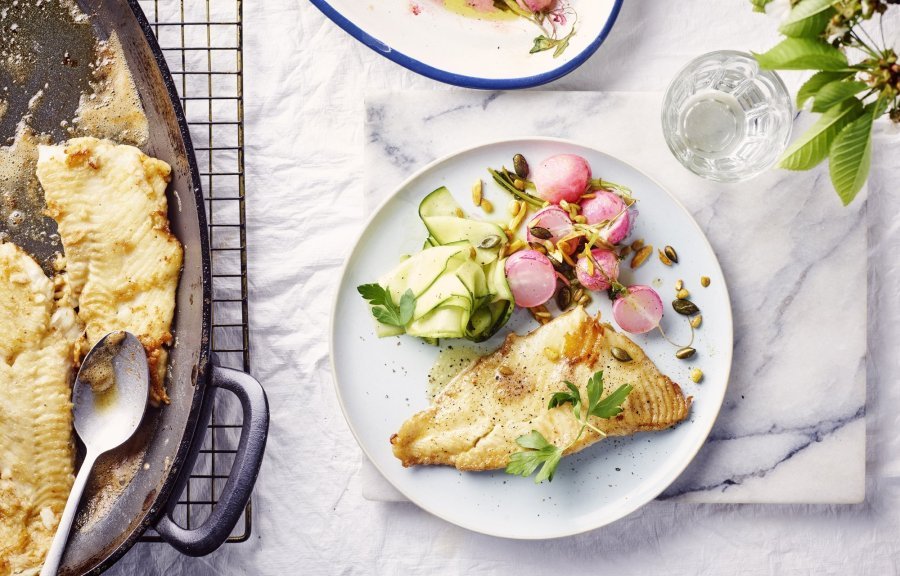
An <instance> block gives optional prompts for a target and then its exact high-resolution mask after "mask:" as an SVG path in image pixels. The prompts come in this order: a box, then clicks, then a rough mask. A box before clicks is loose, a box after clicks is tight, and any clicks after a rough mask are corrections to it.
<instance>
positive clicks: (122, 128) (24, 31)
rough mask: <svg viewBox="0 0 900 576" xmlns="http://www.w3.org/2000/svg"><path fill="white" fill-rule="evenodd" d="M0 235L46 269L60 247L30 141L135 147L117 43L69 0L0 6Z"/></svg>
mask: <svg viewBox="0 0 900 576" xmlns="http://www.w3.org/2000/svg"><path fill="white" fill-rule="evenodd" d="M0 6H2V7H0V237H2V238H3V239H8V240H11V241H13V242H15V243H16V244H18V245H19V246H21V247H22V248H24V249H25V250H26V251H27V252H29V253H30V254H31V255H32V256H34V257H35V259H36V260H37V261H38V262H39V263H40V264H41V266H42V267H43V269H44V271H45V272H46V273H48V274H53V272H54V262H55V261H56V260H57V255H58V254H59V253H60V252H62V246H61V244H60V242H59V236H58V235H57V234H56V224H55V222H54V221H53V219H52V218H49V217H47V216H45V215H44V208H45V205H44V198H43V193H42V192H41V189H40V185H39V184H38V182H37V178H36V177H35V173H34V172H35V164H36V162H37V144H38V143H53V142H61V141H64V140H66V139H68V138H71V137H74V136H88V135H90V136H96V137H97V138H109V139H112V140H115V141H117V142H120V143H124V144H132V145H135V146H138V147H142V146H143V145H145V144H146V142H147V139H148V126H147V118H146V116H145V115H144V112H143V109H142V107H141V104H140V98H139V97H138V94H137V90H136V88H135V86H134V81H133V80H132V78H131V75H130V74H129V72H128V68H127V66H126V64H125V58H124V55H123V53H122V47H121V44H120V43H119V40H118V38H117V37H116V36H115V35H112V36H111V37H110V38H109V39H108V40H106V41H103V42H100V41H98V40H97V39H96V38H95V37H94V30H93V27H92V26H91V22H90V20H89V19H88V18H87V17H86V16H84V14H82V13H81V12H79V10H78V8H77V7H76V6H75V4H74V3H73V2H71V1H64V2H48V1H46V0H18V1H17V2H12V3H9V2H4V3H2V5H0Z"/></svg>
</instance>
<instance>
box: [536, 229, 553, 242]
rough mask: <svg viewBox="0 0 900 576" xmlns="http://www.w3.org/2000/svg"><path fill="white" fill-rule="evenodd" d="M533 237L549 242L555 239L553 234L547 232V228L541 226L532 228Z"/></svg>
mask: <svg viewBox="0 0 900 576" xmlns="http://www.w3.org/2000/svg"><path fill="white" fill-rule="evenodd" d="M531 235H532V236H534V237H535V238H540V239H541V240H549V239H551V238H553V232H551V231H549V230H547V229H546V228H542V227H541V226H532V227H531Z"/></svg>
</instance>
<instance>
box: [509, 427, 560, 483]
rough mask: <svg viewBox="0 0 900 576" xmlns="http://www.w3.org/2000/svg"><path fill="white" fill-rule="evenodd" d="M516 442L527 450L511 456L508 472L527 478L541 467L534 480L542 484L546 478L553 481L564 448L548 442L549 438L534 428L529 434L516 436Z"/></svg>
mask: <svg viewBox="0 0 900 576" xmlns="http://www.w3.org/2000/svg"><path fill="white" fill-rule="evenodd" d="M516 443H517V444H518V445H519V446H521V447H522V448H525V449H526V451H523V452H516V453H515V454H513V455H512V456H510V457H509V462H508V463H507V465H506V473H507V474H514V475H516V476H522V477H525V478H527V477H528V476H531V475H532V474H534V472H535V470H537V469H538V468H539V467H540V469H541V470H540V472H538V474H537V476H535V478H534V481H535V483H536V484H540V483H541V482H543V481H544V480H549V481H551V482H552V481H553V474H554V473H555V472H556V467H557V466H558V465H559V461H560V460H561V459H562V455H563V450H562V449H561V448H557V447H556V446H554V445H553V444H550V443H549V442H547V439H546V438H544V436H543V435H542V434H541V433H540V432H538V431H537V430H532V431H531V432H529V433H528V434H525V435H523V436H519V437H518V438H516Z"/></svg>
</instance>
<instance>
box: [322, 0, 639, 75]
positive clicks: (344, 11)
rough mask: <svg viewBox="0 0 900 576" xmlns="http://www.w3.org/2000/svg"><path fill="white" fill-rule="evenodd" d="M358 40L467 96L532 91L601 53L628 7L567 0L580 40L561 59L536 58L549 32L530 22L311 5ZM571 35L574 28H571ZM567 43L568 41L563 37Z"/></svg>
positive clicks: (411, 1)
mask: <svg viewBox="0 0 900 576" xmlns="http://www.w3.org/2000/svg"><path fill="white" fill-rule="evenodd" d="M311 1H312V3H313V4H314V5H315V6H316V7H318V8H319V9H320V10H321V11H322V12H323V13H324V14H325V15H326V16H328V17H329V18H330V19H331V20H333V21H334V22H335V24H337V25H338V26H340V27H341V28H343V29H344V30H345V31H346V32H348V33H349V34H350V35H352V36H353V37H354V38H356V39H357V40H359V41H360V42H362V43H363V44H365V45H366V46H368V47H369V48H371V49H372V50H374V51H375V52H377V53H379V54H381V55H382V56H384V57H385V58H389V59H391V60H393V61H394V62H396V63H398V64H400V65H401V66H405V67H406V68H409V69H410V70H412V71H413V72H417V73H419V74H422V75H423V76H428V77H429V78H433V79H435V80H439V81H441V82H446V83H448V84H455V85H457V86H463V87H466V88H481V89H487V90H506V89H514V88H528V87H531V86H537V85H540V84H544V83H546V82H550V81H552V80H556V79H557V78H560V77H562V76H564V75H566V74H568V73H569V72H571V71H572V70H574V69H575V68H577V67H578V66H580V65H581V64H583V63H584V62H585V61H586V60H587V59H588V58H590V56H591V55H592V54H593V53H594V52H595V51H596V50H597V48H599V47H600V44H602V43H603V41H604V40H605V39H606V36H607V35H608V34H609V32H610V30H611V29H612V26H613V24H614V23H615V21H616V16H617V15H618V14H619V8H620V7H621V5H622V0H561V1H562V2H564V3H565V5H567V6H569V7H570V9H571V11H570V12H569V15H568V17H567V18H568V20H567V24H566V25H567V26H568V25H569V24H571V23H572V22H573V21H574V18H573V16H572V11H574V13H576V14H577V16H578V18H577V24H576V26H577V32H576V34H575V35H574V36H573V37H572V39H571V41H570V42H569V46H568V48H567V49H566V50H565V51H564V52H563V54H561V55H560V56H559V57H556V58H554V57H553V50H548V51H545V52H541V53H537V54H530V53H529V51H530V50H531V48H532V46H533V45H534V39H535V38H536V37H537V36H538V35H540V34H541V31H540V30H539V29H538V27H537V26H535V25H534V23H532V22H528V21H527V20H525V19H523V18H516V19H513V20H503V21H496V20H493V21H492V20H482V19H478V18H469V17H466V16H462V15H460V14H457V13H455V12H451V11H449V10H447V9H446V8H444V7H443V6H442V5H441V4H442V2H441V1H440V0H379V1H377V2H360V0H311ZM566 30H568V28H566ZM563 35H564V34H563Z"/></svg>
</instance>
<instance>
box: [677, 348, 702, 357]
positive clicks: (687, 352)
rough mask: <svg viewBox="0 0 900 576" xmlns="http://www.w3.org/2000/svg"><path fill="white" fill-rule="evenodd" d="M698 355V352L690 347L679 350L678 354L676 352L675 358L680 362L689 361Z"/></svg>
mask: <svg viewBox="0 0 900 576" xmlns="http://www.w3.org/2000/svg"><path fill="white" fill-rule="evenodd" d="M696 353H697V351H696V350H694V349H693V348H691V347H690V346H685V347H684V348H681V349H679V350H678V352H675V357H676V358H678V359H679V360H687V359H688V358H690V357H691V356H693V355H694V354H696Z"/></svg>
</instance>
